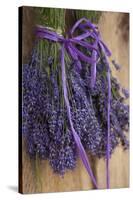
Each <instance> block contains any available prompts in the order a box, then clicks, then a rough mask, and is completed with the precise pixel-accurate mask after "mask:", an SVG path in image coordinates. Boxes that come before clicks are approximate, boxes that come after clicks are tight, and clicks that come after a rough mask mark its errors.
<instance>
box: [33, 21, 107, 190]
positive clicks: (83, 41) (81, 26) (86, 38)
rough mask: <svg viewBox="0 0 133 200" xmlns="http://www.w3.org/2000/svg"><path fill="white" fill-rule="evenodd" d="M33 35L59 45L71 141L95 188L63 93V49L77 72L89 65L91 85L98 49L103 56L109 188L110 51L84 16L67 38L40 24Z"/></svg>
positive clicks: (93, 83)
mask: <svg viewBox="0 0 133 200" xmlns="http://www.w3.org/2000/svg"><path fill="white" fill-rule="evenodd" d="M76 29H78V30H80V32H82V33H81V34H80V35H78V36H75V35H76ZM36 36H37V37H38V38H41V39H47V40H50V41H53V42H58V43H60V44H61V68H62V86H63V91H64V99H65V104H66V108H67V115H68V119H69V123H70V127H71V131H72V134H73V137H74V140H75V142H76V144H77V148H78V150H79V155H80V157H81V160H82V162H83V164H84V166H85V168H86V170H87V172H88V174H89V175H90V177H91V180H92V182H93V184H94V185H95V187H96V188H98V185H97V182H96V179H95V177H94V175H93V172H92V170H91V167H90V163H89V160H88V157H87V155H86V152H85V149H84V147H83V145H82V143H81V141H80V138H79V136H78V134H77V133H76V131H75V129H74V126H73V122H72V117H71V111H70V103H69V99H68V94H67V84H66V82H67V81H66V71H65V51H67V53H68V54H69V55H70V56H71V58H72V59H73V60H74V61H76V62H75V64H76V67H77V69H78V70H79V71H80V70H81V69H82V64H81V61H82V62H87V63H89V64H90V67H91V88H93V87H94V86H95V82H96V65H97V60H98V58H99V48H100V49H101V51H102V52H103V54H104V55H105V60H106V64H107V65H108V67H107V80H108V105H107V107H108V113H107V119H108V123H107V126H108V131H107V154H106V177H107V188H109V155H110V140H109V139H110V99H111V83H110V71H109V64H108V61H107V56H110V55H111V52H110V50H109V49H108V48H107V46H106V45H105V44H104V43H103V41H102V40H101V36H100V33H99V31H98V27H97V26H96V25H94V24H92V23H91V22H90V21H89V20H88V19H86V18H81V19H80V20H78V21H77V22H76V23H75V24H74V26H73V27H72V29H71V30H70V38H64V37H63V36H62V35H59V34H57V33H56V32H54V31H52V30H50V29H48V28H46V27H43V26H37V28H36ZM77 46H80V47H83V48H85V49H86V51H88V50H89V52H90V53H91V54H90V56H88V55H86V54H84V53H83V52H82V51H81V50H79V49H78V47H77Z"/></svg>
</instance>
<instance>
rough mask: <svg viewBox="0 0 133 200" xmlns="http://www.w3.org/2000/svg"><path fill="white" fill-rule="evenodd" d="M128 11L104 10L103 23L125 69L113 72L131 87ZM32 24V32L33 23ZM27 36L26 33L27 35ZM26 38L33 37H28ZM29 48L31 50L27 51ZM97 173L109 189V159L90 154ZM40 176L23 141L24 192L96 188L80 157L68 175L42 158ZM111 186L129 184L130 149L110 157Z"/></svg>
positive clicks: (107, 40)
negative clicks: (126, 23)
mask: <svg viewBox="0 0 133 200" xmlns="http://www.w3.org/2000/svg"><path fill="white" fill-rule="evenodd" d="M124 16H125V14H123V13H112V12H104V13H103V14H102V17H101V19H100V22H99V28H100V31H101V35H102V38H103V40H104V41H105V43H106V44H107V45H108V47H109V48H110V49H111V51H112V52H113V55H112V59H114V58H115V59H116V60H117V61H118V63H120V64H121V65H122V66H123V67H122V70H121V72H116V71H115V70H113V74H114V75H115V76H116V77H117V78H119V80H120V82H121V83H122V85H123V86H126V87H128V82H129V41H128V33H125V34H127V39H126V40H125V37H124V36H123V30H124V31H127V30H126V29H124V28H123V26H122V25H121V24H122V20H123V19H125V18H124ZM26 26H28V30H27V31H28V33H29V31H31V30H30V27H31V29H32V26H33V24H32V25H29V24H28V23H27V25H26V24H25V29H27V28H26ZM24 37H25V35H24ZM25 40H31V41H32V42H33V40H32V39H31V38H30V37H28V38H27V39H25ZM32 42H31V43H30V42H29V41H28V43H26V41H25V45H24V46H23V48H24V49H23V60H24V62H25V60H27V55H28V54H29V52H30V49H31V47H32ZM27 49H28V50H27ZM89 159H90V162H91V165H92V168H93V171H94V173H95V176H96V177H97V181H98V184H99V186H100V188H106V177H105V160H104V159H96V158H92V157H89ZM38 166H39V169H38V170H39V176H38V175H37V174H36V172H35V171H36V170H35V169H36V163H35V162H34V161H33V160H31V159H30V158H29V156H28V155H27V153H26V150H25V144H24V141H23V149H22V180H21V181H22V191H21V192H22V193H40V192H64V191H77V190H90V189H93V185H92V183H91V180H90V178H89V176H88V174H87V173H86V170H85V168H84V166H83V164H82V162H81V160H79V159H78V161H77V167H76V168H75V169H74V170H73V171H68V172H67V173H66V174H65V175H64V177H61V176H59V175H57V174H55V173H53V171H52V169H51V167H50V166H49V163H48V161H39V163H38ZM110 177H111V188H121V187H128V186H129V152H128V151H123V149H122V147H121V146H118V147H117V148H116V150H115V151H114V153H113V155H112V157H111V160H110Z"/></svg>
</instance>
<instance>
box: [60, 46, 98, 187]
mask: <svg viewBox="0 0 133 200" xmlns="http://www.w3.org/2000/svg"><path fill="white" fill-rule="evenodd" d="M64 57H65V50H64V45H62V48H61V69H62V86H63V92H64V100H65V104H66V108H67V114H68V119H69V123H70V127H71V130H72V134H73V137H74V140H75V143H76V145H77V148H78V151H79V155H80V157H81V159H82V162H83V164H84V166H85V168H86V170H87V172H88V174H89V175H90V178H91V180H92V182H93V184H94V185H95V187H96V188H97V189H98V186H97V183H96V179H95V177H94V175H93V172H92V170H91V166H90V163H89V160H88V157H87V155H86V152H85V150H84V147H83V145H82V143H81V141H80V138H79V136H78V134H77V133H76V131H75V129H74V126H73V122H72V118H71V111H70V104H69V100H68V94H67V84H66V72H65V60H64Z"/></svg>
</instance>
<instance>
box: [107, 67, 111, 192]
mask: <svg viewBox="0 0 133 200" xmlns="http://www.w3.org/2000/svg"><path fill="white" fill-rule="evenodd" d="M107 80H108V110H107V111H108V113H107V126H108V127H107V128H108V129H107V152H106V158H107V159H106V183H107V188H108V189H109V188H110V172H109V160H110V100H111V80H110V69H109V66H108V71H107Z"/></svg>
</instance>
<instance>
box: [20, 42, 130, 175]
mask: <svg viewBox="0 0 133 200" xmlns="http://www.w3.org/2000/svg"><path fill="white" fill-rule="evenodd" d="M46 40H47V39H42V38H37V41H36V43H35V46H34V48H33V51H32V55H31V59H30V61H29V63H28V64H24V65H23V108H22V111H23V113H22V114H23V124H22V132H23V136H24V139H25V143H26V149H27V152H28V154H29V156H30V157H31V158H33V159H35V158H36V155H38V156H39V157H40V159H47V160H48V161H49V164H50V166H51V167H52V169H53V171H54V172H55V173H58V174H61V175H63V174H64V173H65V172H66V171H67V170H72V169H74V168H75V167H76V161H77V158H78V156H79V152H78V149H77V145H76V142H75V140H74V136H73V134H72V129H71V124H70V120H69V117H68V113H67V105H66V102H65V99H64V91H63V87H62V84H63V82H62V68H61V60H60V45H59V44H58V42H55V43H54V42H53V41H48V40H47V41H46ZM87 42H88V44H90V45H91V44H92V43H93V38H89V39H88V38H87ZM47 45H48V46H49V47H51V48H49V49H53V48H54V47H56V50H57V51H55V52H56V54H55V53H54V54H53V53H52V50H51V51H50V50H49V51H48V53H46V49H47ZM42 46H43V47H44V48H42ZM75 47H76V48H78V49H80V52H83V53H85V54H86V55H87V56H88V57H91V56H92V53H93V51H91V50H88V49H87V50H86V49H85V48H84V47H83V46H78V44H75ZM79 60H80V59H79ZM64 62H65V72H66V87H67V95H68V100H69V105H70V112H71V118H72V123H73V126H74V129H75V131H76V133H77V134H78V136H79V138H80V141H81V143H82V145H83V147H84V149H85V151H86V153H87V154H89V155H91V156H95V157H98V158H106V156H107V140H108V137H107V133H108V118H107V116H108V103H107V102H108V78H107V65H106V55H104V53H103V51H102V50H101V48H100V46H99V45H98V48H97V59H96V62H95V64H96V77H95V78H96V79H95V84H94V85H93V87H92V63H89V62H84V61H83V60H82V59H81V60H80V65H81V66H82V67H81V68H80V70H79V68H77V62H78V60H74V59H73V58H72V56H71V55H70V54H69V53H68V52H65V55H64ZM113 64H114V66H116V63H114V62H113ZM116 68H117V69H118V67H116ZM117 69H116V70H117ZM109 70H110V81H111V96H110V113H109V114H110V130H109V131H110V135H109V147H110V148H109V157H111V154H112V153H113V152H114V150H115V148H116V147H117V146H118V145H119V144H120V143H121V144H122V146H123V148H124V149H128V147H129V141H128V139H127V136H126V133H127V132H128V129H129V105H128V104H126V100H127V98H128V97H129V94H128V91H127V90H126V89H125V88H123V87H122V86H121V85H120V84H119V82H118V80H117V78H115V77H113V75H112V72H111V68H110V67H109Z"/></svg>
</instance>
